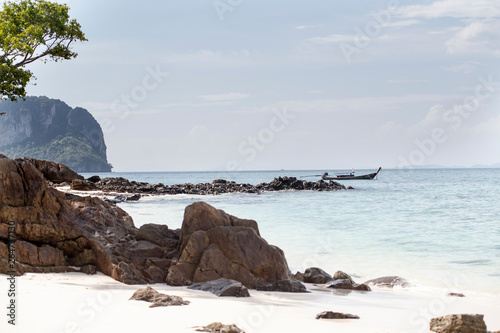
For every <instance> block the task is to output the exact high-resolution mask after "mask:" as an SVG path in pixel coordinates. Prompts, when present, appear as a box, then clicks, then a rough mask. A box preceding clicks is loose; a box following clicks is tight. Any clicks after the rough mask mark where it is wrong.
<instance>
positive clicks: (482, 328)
mask: <svg viewBox="0 0 500 333" xmlns="http://www.w3.org/2000/svg"><path fill="white" fill-rule="evenodd" d="M430 330H431V331H432V332H436V333H486V332H487V330H486V324H485V323H484V320H483V315H481V314H475V315H471V314H452V315H447V316H443V317H438V318H432V319H431V322H430Z"/></svg>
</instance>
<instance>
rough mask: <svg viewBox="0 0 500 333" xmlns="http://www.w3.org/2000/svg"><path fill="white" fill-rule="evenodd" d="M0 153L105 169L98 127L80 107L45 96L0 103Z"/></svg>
mask: <svg viewBox="0 0 500 333" xmlns="http://www.w3.org/2000/svg"><path fill="white" fill-rule="evenodd" d="M1 112H5V114H4V115H3V116H0V153H2V154H5V155H6V156H9V157H11V158H16V157H30V158H36V159H42V160H49V161H54V162H58V163H64V164H66V165H67V166H69V167H70V168H71V169H73V170H75V171H77V172H107V171H111V167H110V165H109V163H108V161H107V157H106V144H105V142H104V135H103V133H102V129H101V126H100V125H99V123H98V122H97V121H96V120H95V119H94V117H93V116H92V115H91V114H90V113H89V112H88V111H87V110H85V109H83V108H78V107H77V108H74V109H73V108H71V107H69V106H68V105H67V104H66V103H64V102H62V101H60V100H55V99H49V98H47V97H27V98H26V100H25V101H21V100H20V101H18V102H10V101H1V102H0V113H1Z"/></svg>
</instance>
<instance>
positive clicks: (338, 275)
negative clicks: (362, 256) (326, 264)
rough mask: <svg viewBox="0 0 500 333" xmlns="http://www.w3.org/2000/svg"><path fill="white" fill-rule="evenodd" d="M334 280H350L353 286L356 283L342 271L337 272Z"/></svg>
mask: <svg viewBox="0 0 500 333" xmlns="http://www.w3.org/2000/svg"><path fill="white" fill-rule="evenodd" d="M333 280H349V281H350V282H351V284H354V283H355V282H354V280H353V279H352V278H351V277H350V276H349V274H347V273H344V272H342V271H336V272H335V274H333Z"/></svg>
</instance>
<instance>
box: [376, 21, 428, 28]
mask: <svg viewBox="0 0 500 333" xmlns="http://www.w3.org/2000/svg"><path fill="white" fill-rule="evenodd" d="M418 23H420V21H419V20H401V21H395V22H388V23H385V24H384V25H382V26H383V27H384V28H402V27H409V26H411V25H415V24H418Z"/></svg>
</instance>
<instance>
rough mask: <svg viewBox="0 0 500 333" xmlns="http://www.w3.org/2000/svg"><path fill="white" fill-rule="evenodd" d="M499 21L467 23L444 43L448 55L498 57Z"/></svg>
mask: <svg viewBox="0 0 500 333" xmlns="http://www.w3.org/2000/svg"><path fill="white" fill-rule="evenodd" d="M498 31H500V20H490V19H489V20H481V21H474V22H471V23H469V24H468V25H467V26H465V27H464V28H462V29H461V30H460V31H458V32H457V33H456V34H455V36H453V37H452V38H451V39H450V40H448V41H447V42H446V43H445V46H446V52H447V53H449V54H453V55H457V54H489V55H493V56H500V35H499V34H498Z"/></svg>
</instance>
